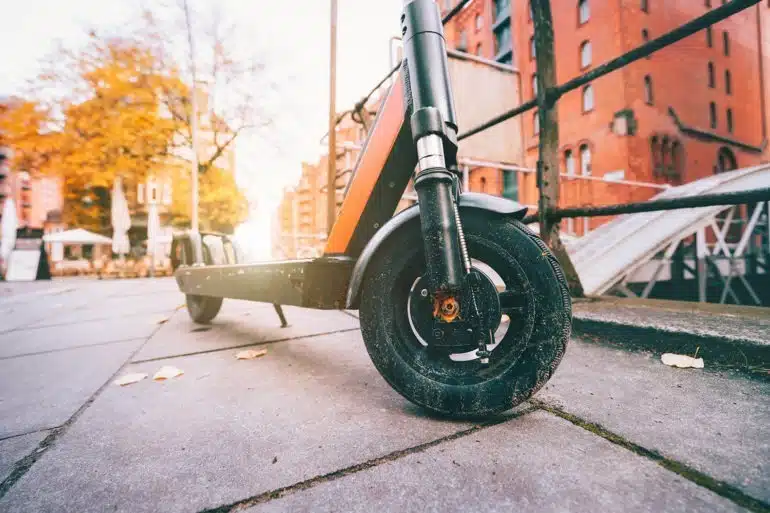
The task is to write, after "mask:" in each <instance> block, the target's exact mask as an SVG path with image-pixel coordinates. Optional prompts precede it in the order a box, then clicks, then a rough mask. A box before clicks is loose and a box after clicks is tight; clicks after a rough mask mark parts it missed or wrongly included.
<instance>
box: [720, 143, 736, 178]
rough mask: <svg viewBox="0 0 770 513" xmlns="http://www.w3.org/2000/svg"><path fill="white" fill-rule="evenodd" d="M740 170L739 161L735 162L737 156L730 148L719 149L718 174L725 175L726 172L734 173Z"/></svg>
mask: <svg viewBox="0 0 770 513" xmlns="http://www.w3.org/2000/svg"><path fill="white" fill-rule="evenodd" d="M737 168H738V161H737V160H735V154H734V153H733V152H732V150H730V148H728V147H726V146H723V147H721V148H719V153H717V167H716V172H717V173H724V172H725V171H732V170H733V169H737Z"/></svg>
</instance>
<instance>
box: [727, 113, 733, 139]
mask: <svg viewBox="0 0 770 513" xmlns="http://www.w3.org/2000/svg"><path fill="white" fill-rule="evenodd" d="M727 131H728V132H730V133H733V109H727Z"/></svg>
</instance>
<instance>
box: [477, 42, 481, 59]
mask: <svg viewBox="0 0 770 513" xmlns="http://www.w3.org/2000/svg"><path fill="white" fill-rule="evenodd" d="M481 53H482V50H481V43H479V44H477V45H476V55H478V56H479V57H481Z"/></svg>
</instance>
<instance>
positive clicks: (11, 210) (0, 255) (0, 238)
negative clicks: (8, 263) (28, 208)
mask: <svg viewBox="0 0 770 513" xmlns="http://www.w3.org/2000/svg"><path fill="white" fill-rule="evenodd" d="M18 227H19V218H18V216H17V214H16V204H15V203H14V202H13V198H7V199H6V200H5V204H4V205H3V219H2V224H0V259H2V260H8V256H10V254H11V251H12V250H13V247H14V246H15V245H16V230H17V229H18Z"/></svg>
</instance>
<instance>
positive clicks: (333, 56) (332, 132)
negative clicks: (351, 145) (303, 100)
mask: <svg viewBox="0 0 770 513" xmlns="http://www.w3.org/2000/svg"><path fill="white" fill-rule="evenodd" d="M330 32H331V41H330V42H331V45H330V48H329V50H330V51H329V172H328V175H329V176H328V188H327V190H326V201H327V202H328V205H327V211H326V218H327V227H326V232H327V233H331V231H332V226H333V225H334V218H335V217H336V215H337V188H336V187H335V185H336V183H335V182H336V181H337V137H336V136H337V132H336V129H337V106H336V99H337V98H336V96H337V0H331V20H330Z"/></svg>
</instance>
